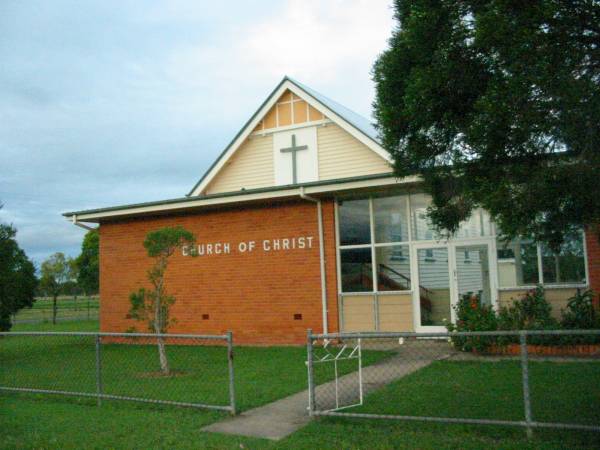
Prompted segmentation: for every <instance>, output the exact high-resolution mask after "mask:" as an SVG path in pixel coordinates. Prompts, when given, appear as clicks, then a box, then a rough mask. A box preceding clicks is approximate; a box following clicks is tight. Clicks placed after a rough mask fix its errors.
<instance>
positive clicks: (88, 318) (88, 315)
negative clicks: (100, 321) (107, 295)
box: [87, 297, 90, 320]
mask: <svg viewBox="0 0 600 450" xmlns="http://www.w3.org/2000/svg"><path fill="white" fill-rule="evenodd" d="M87 320H90V298H89V297H88V298H87Z"/></svg>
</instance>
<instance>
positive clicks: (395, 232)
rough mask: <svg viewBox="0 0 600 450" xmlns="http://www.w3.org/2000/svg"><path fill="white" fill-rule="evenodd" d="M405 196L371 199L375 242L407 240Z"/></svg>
mask: <svg viewBox="0 0 600 450" xmlns="http://www.w3.org/2000/svg"><path fill="white" fill-rule="evenodd" d="M406 209H407V205H406V196H403V195H401V196H395V197H385V198H376V199H373V214H374V216H375V218H374V220H375V242H378V243H386V242H404V241H407V240H408V217H407V215H408V214H407V211H406Z"/></svg>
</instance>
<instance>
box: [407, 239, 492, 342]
mask: <svg viewBox="0 0 600 450" xmlns="http://www.w3.org/2000/svg"><path fill="white" fill-rule="evenodd" d="M490 255H491V251H490V243H488V242H485V241H480V242H477V243H470V242H469V243H464V244H463V243H448V244H419V245H417V246H416V248H415V254H414V255H413V267H416V269H417V270H416V273H415V275H416V276H415V278H416V282H417V283H416V285H415V289H414V290H413V305H414V306H415V307H414V317H413V319H414V322H415V325H416V327H415V328H416V329H417V330H419V329H420V330H422V331H445V326H446V324H447V323H448V322H450V321H452V322H454V321H455V311H454V306H455V305H456V303H457V302H458V299H459V298H462V297H463V296H465V295H467V296H469V297H471V296H477V297H478V298H480V299H481V302H482V303H483V304H488V305H489V304H492V303H493V302H494V299H493V298H492V292H493V289H492V285H491V283H492V277H491V274H492V271H491V270H490V265H491V263H492V261H491V259H490Z"/></svg>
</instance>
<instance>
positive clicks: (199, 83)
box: [0, 0, 393, 263]
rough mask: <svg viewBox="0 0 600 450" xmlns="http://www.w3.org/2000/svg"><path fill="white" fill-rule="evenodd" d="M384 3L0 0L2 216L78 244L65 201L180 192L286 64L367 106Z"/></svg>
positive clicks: (62, 245)
mask: <svg viewBox="0 0 600 450" xmlns="http://www.w3.org/2000/svg"><path fill="white" fill-rule="evenodd" d="M390 3H391V2H390V1H389V0H327V1H316V0H305V1H299V0H289V1H280V0H264V1H261V2H260V3H259V4H258V5H257V2H238V3H237V4H236V6H235V8H232V6H231V4H230V3H228V2H222V3H215V2H214V1H208V0H206V1H199V0H197V1H191V0H190V1H185V0H174V1H169V2H147V1H142V0H128V1H125V2H104V1H102V2H86V3H85V6H83V5H82V4H80V2H77V1H74V0H56V1H53V2H45V1H31V2H19V1H14V0H5V1H2V2H0V61H2V64H0V157H1V162H2V165H1V166H0V202H2V203H4V204H5V208H4V209H3V210H0V221H3V222H9V223H13V224H14V225H15V226H16V227H17V229H18V235H17V239H18V240H19V243H20V244H21V245H22V246H23V247H24V248H25V250H26V251H27V253H28V254H30V255H31V256H33V257H34V258H35V259H36V262H38V263H39V262H41V260H42V259H43V258H45V257H46V256H48V255H49V254H51V253H54V252H56V251H63V252H65V253H67V254H70V255H73V256H74V255H76V254H77V252H78V250H79V243H80V241H81V236H82V235H83V230H81V229H79V228H77V227H74V226H72V225H70V224H69V223H67V222H66V221H65V220H64V218H63V217H62V216H61V213H62V212H65V211H70V210H79V209H86V208H95V207H102V206H112V205H118V204H126V203H136V202H141V201H151V200H160V199H165V198H169V197H178V196H181V195H184V194H185V193H186V192H187V191H188V190H189V189H190V188H191V186H193V184H194V183H195V182H196V181H197V180H198V179H199V178H200V176H201V175H202V174H203V173H204V171H205V170H206V169H207V168H208V166H209V165H210V164H211V163H212V162H213V161H214V159H215V158H216V157H217V156H218V154H219V153H220V152H221V151H222V149H223V148H224V147H225V145H226V144H227V143H228V142H229V141H230V139H231V138H232V137H233V136H234V135H235V133H236V132H237V131H238V130H239V128H240V127H241V126H242V125H243V124H244V123H245V121H246V120H247V119H248V118H249V116H250V115H251V114H252V113H253V112H254V111H255V110H256V108H257V107H258V106H259V105H260V104H261V103H262V101H263V100H264V98H265V96H266V95H267V94H268V93H269V92H270V91H271V90H272V89H273V88H274V87H275V84H276V83H277V82H278V81H279V80H280V79H281V78H282V77H283V75H286V74H287V75H290V76H292V77H294V78H296V79H298V80H299V81H301V82H303V83H306V84H308V85H309V86H311V87H313V88H315V89H316V90H317V91H320V92H322V93H324V94H325V95H327V96H329V97H331V98H333V99H336V100H338V101H339V102H340V103H342V104H344V105H346V106H348V107H350V108H352V109H355V110H356V111H357V112H359V113H362V114H363V115H368V114H369V113H370V109H371V107H370V104H371V102H372V98H373V85H372V82H371V80H370V69H371V66H372V64H373V61H374V60H375V58H376V56H377V54H378V53H379V52H381V51H382V50H383V49H384V48H385V46H386V40H387V38H388V37H389V35H390V33H391V29H392V15H393V14H392V11H391V9H390V6H389V4H390Z"/></svg>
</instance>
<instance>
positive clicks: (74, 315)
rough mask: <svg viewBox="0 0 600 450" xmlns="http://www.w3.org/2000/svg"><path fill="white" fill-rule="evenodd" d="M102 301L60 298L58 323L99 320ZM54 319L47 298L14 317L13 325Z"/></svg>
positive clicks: (52, 310) (57, 310) (37, 301)
mask: <svg viewBox="0 0 600 450" xmlns="http://www.w3.org/2000/svg"><path fill="white" fill-rule="evenodd" d="M99 310H100V301H99V298H98V297H81V298H79V299H74V298H72V297H60V298H59V299H58V301H57V304H56V321H57V322H67V321H76V320H95V319H98V314H99ZM53 318H54V307H53V304H52V301H51V300H49V299H46V298H39V299H37V300H36V302H35V303H34V305H33V306H32V307H31V308H24V309H21V310H19V311H18V312H17V313H16V314H13V315H12V320H11V322H12V323H13V324H26V323H42V322H51V321H53Z"/></svg>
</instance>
